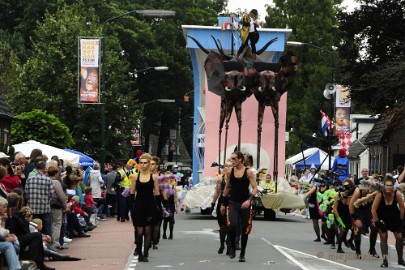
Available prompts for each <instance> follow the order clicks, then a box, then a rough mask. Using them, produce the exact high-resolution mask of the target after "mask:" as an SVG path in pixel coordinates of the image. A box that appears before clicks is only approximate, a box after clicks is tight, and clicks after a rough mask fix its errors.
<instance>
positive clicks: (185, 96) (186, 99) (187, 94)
mask: <svg viewBox="0 0 405 270" xmlns="http://www.w3.org/2000/svg"><path fill="white" fill-rule="evenodd" d="M192 93H194V90H191V91H189V92H187V93H185V94H184V96H183V101H184V102H189V101H190V96H191V94H192Z"/></svg>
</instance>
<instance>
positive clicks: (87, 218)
mask: <svg viewBox="0 0 405 270" xmlns="http://www.w3.org/2000/svg"><path fill="white" fill-rule="evenodd" d="M70 203H71V207H72V208H73V212H74V213H75V214H79V215H80V216H82V217H83V218H84V220H85V221H86V224H87V231H92V230H93V229H94V228H96V227H97V226H95V225H93V224H91V223H90V216H89V214H88V213H87V212H85V211H83V209H82V208H81V206H80V198H79V196H77V195H75V196H73V197H72V200H71V201H70Z"/></svg>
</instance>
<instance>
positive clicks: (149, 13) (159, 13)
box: [100, 10, 176, 173]
mask: <svg viewBox="0 0 405 270" xmlns="http://www.w3.org/2000/svg"><path fill="white" fill-rule="evenodd" d="M134 13H135V14H140V15H143V16H145V17H169V16H174V15H175V14H176V13H175V12H174V11H171V10H132V11H129V12H126V13H123V14H121V15H118V16H115V17H111V18H109V19H107V20H105V21H104V22H103V25H102V45H103V50H102V54H101V61H100V64H101V76H100V77H101V93H100V94H101V97H100V101H101V102H100V103H101V148H100V165H101V172H102V173H104V163H105V140H106V139H105V104H106V102H107V97H106V92H105V78H104V76H105V63H106V61H105V57H106V53H105V51H106V42H105V41H106V34H105V26H106V25H107V23H109V22H111V21H114V20H116V19H118V18H121V17H124V16H126V15H130V14H134Z"/></svg>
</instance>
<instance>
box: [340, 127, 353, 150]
mask: <svg viewBox="0 0 405 270" xmlns="http://www.w3.org/2000/svg"><path fill="white" fill-rule="evenodd" d="M339 142H340V145H341V146H342V148H345V149H346V152H347V153H348V152H349V151H348V150H349V147H350V146H351V145H352V143H353V138H352V134H351V133H350V132H346V133H342V134H339Z"/></svg>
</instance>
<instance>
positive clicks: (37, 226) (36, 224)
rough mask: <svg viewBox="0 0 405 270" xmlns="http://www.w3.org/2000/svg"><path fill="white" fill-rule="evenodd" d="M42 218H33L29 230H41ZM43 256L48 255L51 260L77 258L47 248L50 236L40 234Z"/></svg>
mask: <svg viewBox="0 0 405 270" xmlns="http://www.w3.org/2000/svg"><path fill="white" fill-rule="evenodd" d="M42 227H43V225H42V220H41V219H40V218H34V219H32V220H31V221H30V231H31V232H41V231H42ZM42 240H43V245H44V252H45V256H48V257H49V258H51V259H52V260H58V261H62V260H63V261H76V260H78V259H76V258H71V257H70V256H69V255H64V254H60V253H58V252H56V251H53V250H51V249H48V247H47V246H48V244H49V243H51V242H52V241H51V237H50V236H49V235H42Z"/></svg>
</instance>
